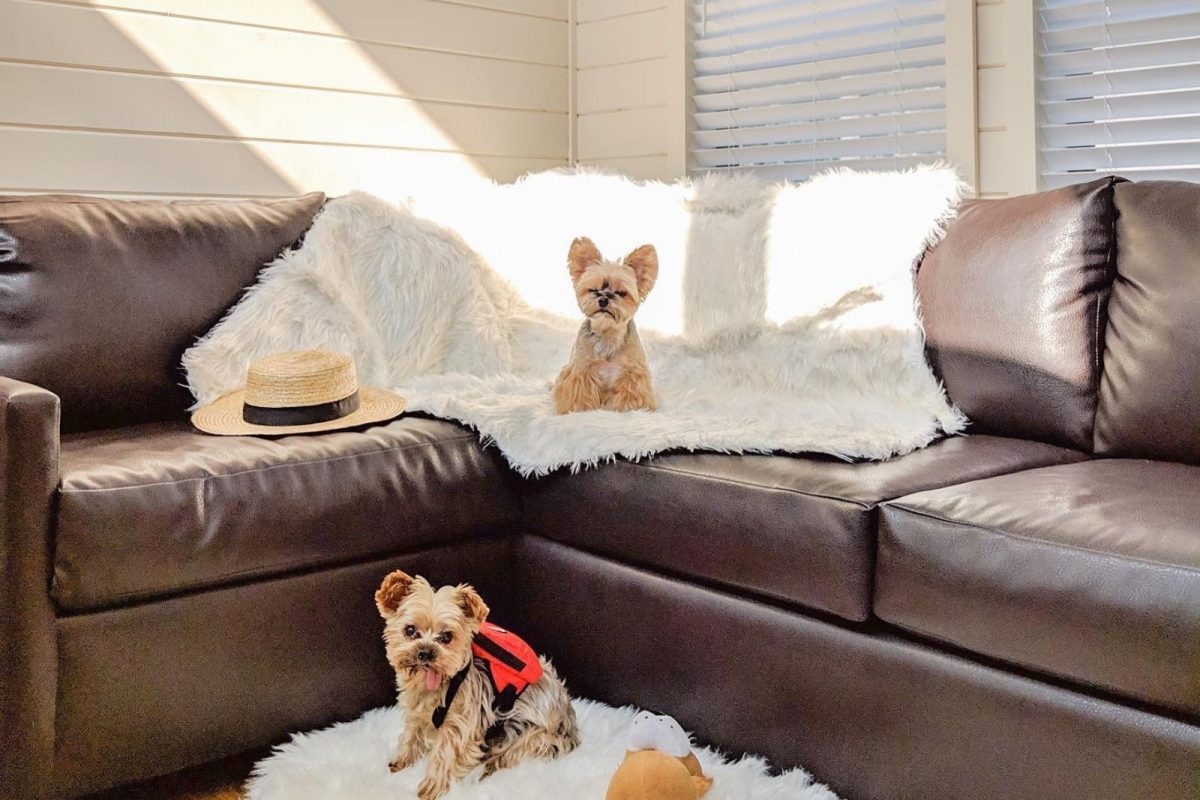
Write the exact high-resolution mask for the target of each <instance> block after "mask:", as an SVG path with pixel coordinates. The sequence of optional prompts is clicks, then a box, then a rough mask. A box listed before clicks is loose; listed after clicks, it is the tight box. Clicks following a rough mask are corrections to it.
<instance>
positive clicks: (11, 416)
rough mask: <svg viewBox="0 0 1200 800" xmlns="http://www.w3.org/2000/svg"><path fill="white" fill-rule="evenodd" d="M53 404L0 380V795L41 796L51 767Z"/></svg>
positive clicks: (36, 391) (31, 389) (52, 398)
mask: <svg viewBox="0 0 1200 800" xmlns="http://www.w3.org/2000/svg"><path fill="white" fill-rule="evenodd" d="M58 455H59V402H58V397H57V396H56V395H54V394H52V393H50V392H48V391H46V390H45V389H42V388H40V387H38V386H34V385H32V384H28V383H22V382H21V381H17V380H12V379H11V378H4V377H0V661H2V662H3V669H0V797H4V798H19V799H20V800H26V798H38V797H43V796H45V795H46V794H48V792H49V777H50V774H51V771H52V768H53V762H54V698H55V692H56V688H57V687H56V683H57V680H56V679H57V674H56V673H57V652H56V646H55V637H54V607H53V604H52V603H51V601H50V566H51V560H50V548H51V538H50V516H51V509H52V506H53V502H54V494H55V492H56V490H57V488H58V483H59V472H58Z"/></svg>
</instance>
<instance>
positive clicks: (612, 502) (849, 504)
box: [524, 436, 1082, 620]
mask: <svg viewBox="0 0 1200 800" xmlns="http://www.w3.org/2000/svg"><path fill="white" fill-rule="evenodd" d="M1081 457H1082V456H1080V455H1079V454H1077V453H1075V452H1073V451H1069V450H1065V449H1062V448H1058V447H1054V446H1051V445H1047V444H1040V443H1037V442H1029V441H1018V440H1013V439H1002V438H997V437H991V436H968V437H957V438H952V439H947V440H944V441H941V442H938V443H936V444H934V445H932V446H930V447H928V448H926V449H924V450H918V451H917V452H915V453H911V454H909V455H906V456H903V457H901V458H896V459H892V460H891V461H884V462H872V463H857V464H852V463H846V462H844V461H838V460H836V459H831V458H819V457H806V458H796V457H791V456H770V455H746V456H729V455H719V454H678V455H666V456H660V457H657V458H652V459H649V460H646V461H643V462H639V463H631V462H627V461H618V462H615V463H613V464H609V465H607V466H605V467H602V468H599V469H592V470H587V471H585V472H582V473H580V474H578V475H570V474H566V473H556V474H554V475H552V476H549V477H547V478H544V479H542V480H538V481H531V482H529V483H528V484H527V485H526V486H525V489H524V491H525V520H526V524H527V526H528V528H529V530H530V531H531V532H533V533H536V534H539V535H541V536H545V537H547V538H550V539H554V540H557V541H560V542H563V543H565V544H569V545H573V546H575V547H578V548H580V549H583V550H587V551H590V552H594V553H598V554H601V555H606V556H609V557H611V558H615V559H618V560H620V561H623V562H625V563H630V564H635V565H639V566H649V567H652V568H656V569H659V570H661V571H664V572H667V573H670V574H674V575H679V576H684V577H687V578H690V579H693V580H696V581H699V582H703V583H712V584H716V585H720V586H723V587H728V588H732V589H736V590H740V591H744V592H748V593H753V594H758V595H762V596H765V597H768V598H772V599H775V600H782V601H784V602H788V603H794V604H796V605H800V606H805V607H807V608H813V609H819V610H821V611H827V612H829V613H832V614H837V615H839V616H842V617H845V618H847V619H851V620H865V619H866V618H867V617H868V616H869V615H870V595H871V568H872V564H873V563H874V557H875V525H876V512H875V508H876V505H877V504H878V503H879V502H881V501H882V500H885V499H887V498H891V497H898V496H900V495H903V494H908V493H910V492H913V491H917V490H918V487H920V488H928V487H933V486H943V485H946V484H948V483H955V482H959V481H963V480H970V479H972V478H979V477H984V476H988V475H996V474H1001V473H1004V472H1012V471H1016V470H1021V469H1026V468H1028V467H1032V466H1040V465H1043V464H1057V463H1063V462H1067V461H1072V460H1076V459H1079V458H1081Z"/></svg>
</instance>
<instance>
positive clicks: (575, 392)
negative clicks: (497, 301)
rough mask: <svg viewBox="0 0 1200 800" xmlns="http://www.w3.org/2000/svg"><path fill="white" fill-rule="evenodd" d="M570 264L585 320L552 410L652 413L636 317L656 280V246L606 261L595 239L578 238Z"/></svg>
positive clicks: (650, 386) (653, 402)
mask: <svg viewBox="0 0 1200 800" xmlns="http://www.w3.org/2000/svg"><path fill="white" fill-rule="evenodd" d="M567 266H568V268H569V269H570V272H571V282H572V283H573V284H574V285H575V299H576V301H577V302H578V303H579V310H580V311H582V312H583V314H584V316H585V317H587V319H585V320H584V321H583V325H582V326H581V327H580V328H579V335H578V336H576V337H575V347H574V349H573V350H572V351H571V360H570V361H569V362H567V365H566V366H565V367H563V369H562V372H560V373H559V375H558V379H557V380H556V381H555V382H554V409H555V410H556V411H557V412H558V413H559V414H569V413H570V412H572V411H594V410H596V409H609V410H611V411H632V410H634V409H646V410H647V411H653V410H654V409H655V408H657V407H658V399H657V398H656V397H655V395H654V384H653V383H652V382H651V380H650V367H649V366H648V365H647V364H646V352H645V351H644V350H643V349H642V342H641V340H640V339H639V338H638V334H637V328H636V327H635V326H634V324H633V315H634V312H636V311H637V310H638V306H640V305H641V304H642V302H643V301H644V300H645V299H646V295H648V294H649V293H650V290H651V289H653V288H654V281H655V279H657V278H658V254H657V253H656V252H655V250H654V247H653V246H651V245H648V244H645V245H642V246H641V247H639V248H638V249H636V250H634V251H633V252H632V253H630V254H629V255H627V256H625V258H623V259H621V260H620V261H606V260H604V258H603V257H602V256H601V255H600V251H599V250H598V249H597V248H596V245H595V244H593V243H592V240H591V239H588V238H585V237H580V238H578V239H576V240H575V241H573V242H571V250H570V253H569V254H568V255H567Z"/></svg>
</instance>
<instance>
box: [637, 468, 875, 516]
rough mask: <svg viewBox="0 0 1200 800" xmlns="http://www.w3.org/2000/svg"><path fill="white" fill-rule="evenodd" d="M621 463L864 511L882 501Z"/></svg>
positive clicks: (680, 470)
mask: <svg viewBox="0 0 1200 800" xmlns="http://www.w3.org/2000/svg"><path fill="white" fill-rule="evenodd" d="M621 463H624V464H627V465H628V466H637V467H641V468H643V469H653V470H658V471H660V472H669V473H671V474H673V475H686V476H688V477H690V478H698V479H700V480H705V481H715V482H717V483H725V484H730V485H733V486H744V487H747V488H750V489H759V490H766V491H773V492H786V493H788V494H798V495H800V496H802V497H813V498H817V499H821V500H833V501H836V502H840V503H848V504H850V505H855V506H858V507H859V508H861V509H863V510H864V511H870V510H871V509H872V508H876V507H878V506H879V504H880V502H883V501H876V502H874V503H866V502H864V501H862V500H856V499H852V498H849V497H838V496H836V495H830V494H820V493H818V492H806V491H804V490H803V489H793V488H791V487H788V486H764V485H762V484H760V483H750V482H749V481H739V480H736V479H734V478H723V477H718V476H716V475H701V474H700V473H696V472H689V471H687V470H682V469H675V468H672V467H664V466H661V465H658V464H633V463H632V462H621Z"/></svg>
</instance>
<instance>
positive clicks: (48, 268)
mask: <svg viewBox="0 0 1200 800" xmlns="http://www.w3.org/2000/svg"><path fill="white" fill-rule="evenodd" d="M324 201H325V196H324V195H323V194H321V193H319V192H317V193H313V194H308V195H304V196H303V197H296V198H287V199H278V200H249V201H245V202H237V203H229V202H207V201H186V202H177V203H163V202H158V201H141V200H138V201H130V200H108V199H103V198H97V197H76V196H70V195H42V196H32V197H2V196H0V375H7V376H8V377H10V378H17V379H18V380H23V381H28V382H29V383H33V384H36V385H38V386H41V387H43V388H45V389H49V390H50V391H52V392H54V393H55V394H57V395H58V396H59V397H60V398H61V399H62V426H63V430H66V431H79V430H95V429H97V428H108V427H119V426H122V425H134V424H138V423H142V422H157V421H160V420H170V419H184V418H185V415H186V409H187V407H188V406H189V405H190V404H191V402H192V397H191V395H190V394H189V393H188V391H187V390H186V389H185V388H183V383H184V374H183V370H182V369H181V368H180V363H179V362H180V358H181V357H182V355H183V352H184V350H186V349H187V348H188V347H190V346H191V345H192V344H194V343H195V341H196V338H197V337H199V336H202V335H203V334H204V333H205V332H206V331H208V329H209V328H211V327H212V326H213V325H214V324H215V323H216V322H217V320H219V319H220V318H221V316H222V315H223V314H224V313H225V312H226V311H227V310H228V309H229V307H230V306H232V305H233V304H234V303H236V302H237V299H238V297H239V296H241V293H242V291H243V290H244V289H245V288H246V287H247V286H250V285H251V284H253V283H254V280H255V277H256V276H257V275H258V271H259V269H261V268H262V266H263V265H264V264H266V263H267V262H268V261H270V260H271V259H273V258H275V256H277V255H279V253H280V251H282V250H284V249H286V248H288V247H290V246H291V245H292V244H293V243H295V242H296V240H297V239H298V238H299V237H300V236H301V235H302V234H303V233H304V231H305V230H306V229H307V228H308V226H309V224H310V223H311V222H312V220H313V216H314V215H315V214H316V213H317V211H319V210H320V208H321V205H322V203H323V202H324Z"/></svg>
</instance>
